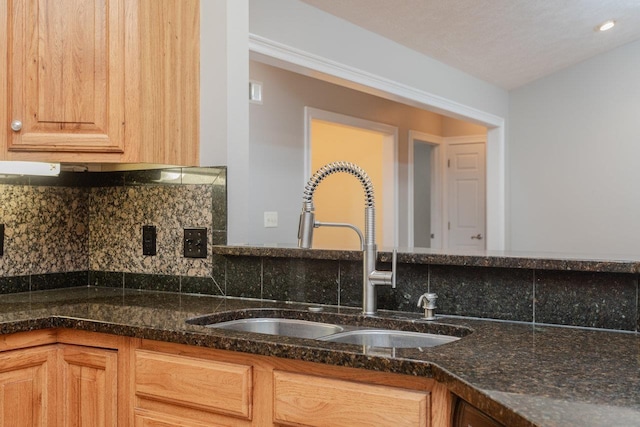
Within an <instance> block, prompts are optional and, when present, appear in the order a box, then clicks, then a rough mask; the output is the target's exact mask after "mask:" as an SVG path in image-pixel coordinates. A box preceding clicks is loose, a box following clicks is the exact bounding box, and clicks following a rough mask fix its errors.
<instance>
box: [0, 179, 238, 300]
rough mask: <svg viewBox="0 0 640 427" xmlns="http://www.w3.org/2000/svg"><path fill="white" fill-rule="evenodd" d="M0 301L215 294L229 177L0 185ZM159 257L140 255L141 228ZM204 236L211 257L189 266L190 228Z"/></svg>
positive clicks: (9, 181) (14, 181) (8, 181)
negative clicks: (27, 296) (27, 295)
mask: <svg viewBox="0 0 640 427" xmlns="http://www.w3.org/2000/svg"><path fill="white" fill-rule="evenodd" d="M0 207H1V209H0V223H1V224H5V243H4V255H3V256H1V257H0V293H10V292H24V291H29V290H40V289H50V288H56V287H65V286H81V285H88V284H92V285H102V284H103V283H101V281H104V278H109V280H108V281H107V283H106V285H109V286H121V287H125V286H126V287H132V288H143V289H157V290H170V291H180V290H181V287H182V285H183V283H184V284H185V290H186V291H193V290H201V291H203V292H207V291H209V292H208V293H211V292H212V291H211V290H213V289H214V288H217V286H216V285H215V283H214V280H213V277H212V268H213V264H212V259H213V257H212V254H211V245H212V244H224V243H226V169H225V168H178V169H167V170H149V171H131V172H108V173H64V172H63V173H61V174H60V176H59V177H52V178H49V177H46V178H44V177H12V178H2V179H0ZM143 225H154V226H156V229H157V255H155V256H143V255H142V226H143ZM196 227H198V228H199V227H203V228H206V229H207V240H208V242H209V245H208V254H207V255H208V256H207V257H206V258H201V259H195V258H184V257H183V256H182V251H183V244H182V240H183V230H184V228H196Z"/></svg>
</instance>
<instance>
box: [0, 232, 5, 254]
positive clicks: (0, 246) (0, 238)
mask: <svg viewBox="0 0 640 427" xmlns="http://www.w3.org/2000/svg"><path fill="white" fill-rule="evenodd" d="M2 255H4V224H0V256H2Z"/></svg>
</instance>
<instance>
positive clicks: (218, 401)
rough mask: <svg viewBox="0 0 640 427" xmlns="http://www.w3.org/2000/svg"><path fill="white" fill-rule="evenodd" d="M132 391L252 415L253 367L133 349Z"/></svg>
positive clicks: (186, 405)
mask: <svg viewBox="0 0 640 427" xmlns="http://www.w3.org/2000/svg"><path fill="white" fill-rule="evenodd" d="M135 394H136V397H141V398H144V399H148V400H157V401H160V402H164V403H168V404H172V405H176V406H178V407H182V408H192V409H196V410H200V411H207V412H213V413H219V414H225V415H231V416H234V417H237V418H239V419H245V420H250V419H251V418H252V398H253V375H252V368H251V366H248V365H240V364H233V363H225V362H216V361H212V360H206V359H199V358H195V357H187V356H179V355H172V354H163V353H156V352H152V351H145V350H136V356H135Z"/></svg>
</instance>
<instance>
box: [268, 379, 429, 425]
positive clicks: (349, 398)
mask: <svg viewBox="0 0 640 427" xmlns="http://www.w3.org/2000/svg"><path fill="white" fill-rule="evenodd" d="M273 376H274V419H275V421H276V423H278V424H281V425H291V426H313V427H325V426H326V427H329V426H332V427H351V426H363V427H364V426H371V427H384V426H389V427H401V426H415V427H426V426H427V425H428V420H429V415H428V412H427V410H428V405H429V393H427V392H420V391H413V390H403V389H400V388H395V387H388V386H382V385H373V384H362V383H357V382H352V381H344V380H337V379H332V378H323V377H317V376H312V375H305V374H297V373H291V372H280V371H275V372H274V374H273Z"/></svg>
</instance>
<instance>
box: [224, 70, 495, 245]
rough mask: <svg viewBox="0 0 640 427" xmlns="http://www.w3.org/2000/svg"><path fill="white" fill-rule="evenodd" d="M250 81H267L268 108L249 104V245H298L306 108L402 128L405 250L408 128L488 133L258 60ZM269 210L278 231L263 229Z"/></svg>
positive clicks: (402, 236) (401, 194) (400, 161)
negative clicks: (276, 220)
mask: <svg viewBox="0 0 640 427" xmlns="http://www.w3.org/2000/svg"><path fill="white" fill-rule="evenodd" d="M250 77H251V79H252V80H258V81H261V82H262V83H263V104H261V105H260V104H251V105H250V120H249V126H250V179H251V182H252V183H253V184H252V202H251V205H252V209H251V211H250V212H249V223H248V227H247V228H248V230H249V234H250V239H251V240H250V241H249V242H250V243H256V244H269V243H285V244H295V243H296V241H297V240H296V239H297V236H296V233H297V224H298V215H299V213H300V208H301V203H302V191H303V189H304V184H305V183H306V182H307V180H308V179H309V176H305V175H304V138H305V129H304V107H305V106H307V107H313V108H318V109H321V110H326V111H331V112H334V113H339V114H344V115H349V116H354V117H357V118H360V119H365V120H370V121H373V122H379V123H384V124H387V125H391V126H394V127H397V128H398V145H399V148H398V164H399V168H398V169H399V195H398V200H399V210H398V217H399V233H400V234H399V237H400V246H406V245H407V232H408V225H407V215H408V212H407V205H408V194H407V180H408V134H409V130H414V131H420V132H424V133H429V134H433V135H442V134H443V132H444V123H445V122H446V123H447V128H448V129H449V131H450V132H454V131H455V132H457V134H464V132H472V133H473V134H477V133H482V132H481V131H480V132H479V129H484V128H481V127H478V126H465V125H464V124H462V123H459V122H458V121H457V120H455V119H447V118H445V117H443V116H440V115H438V114H435V113H432V112H429V111H424V110H420V109H417V108H414V107H410V106H407V105H404V104H399V103H396V102H393V101H389V100H385V99H382V98H379V97H376V96H373V95H368V94H365V93H362V92H358V91H354V90H352V89H348V88H344V87H341V86H338V85H334V84H332V83H328V82H324V81H321V80H317V79H313V78H311V77H307V76H303V75H300V74H296V73H293V72H290V71H286V70H282V69H279V68H275V67H272V66H269V65H266V64H262V63H259V62H255V61H251V64H250ZM456 122H457V124H456ZM379 208H380V207H379ZM264 211H277V212H278V213H279V223H280V224H279V227H278V228H264V225H263V212H264ZM232 219H233V218H232V217H231V216H230V220H232ZM334 220H335V219H334Z"/></svg>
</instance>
